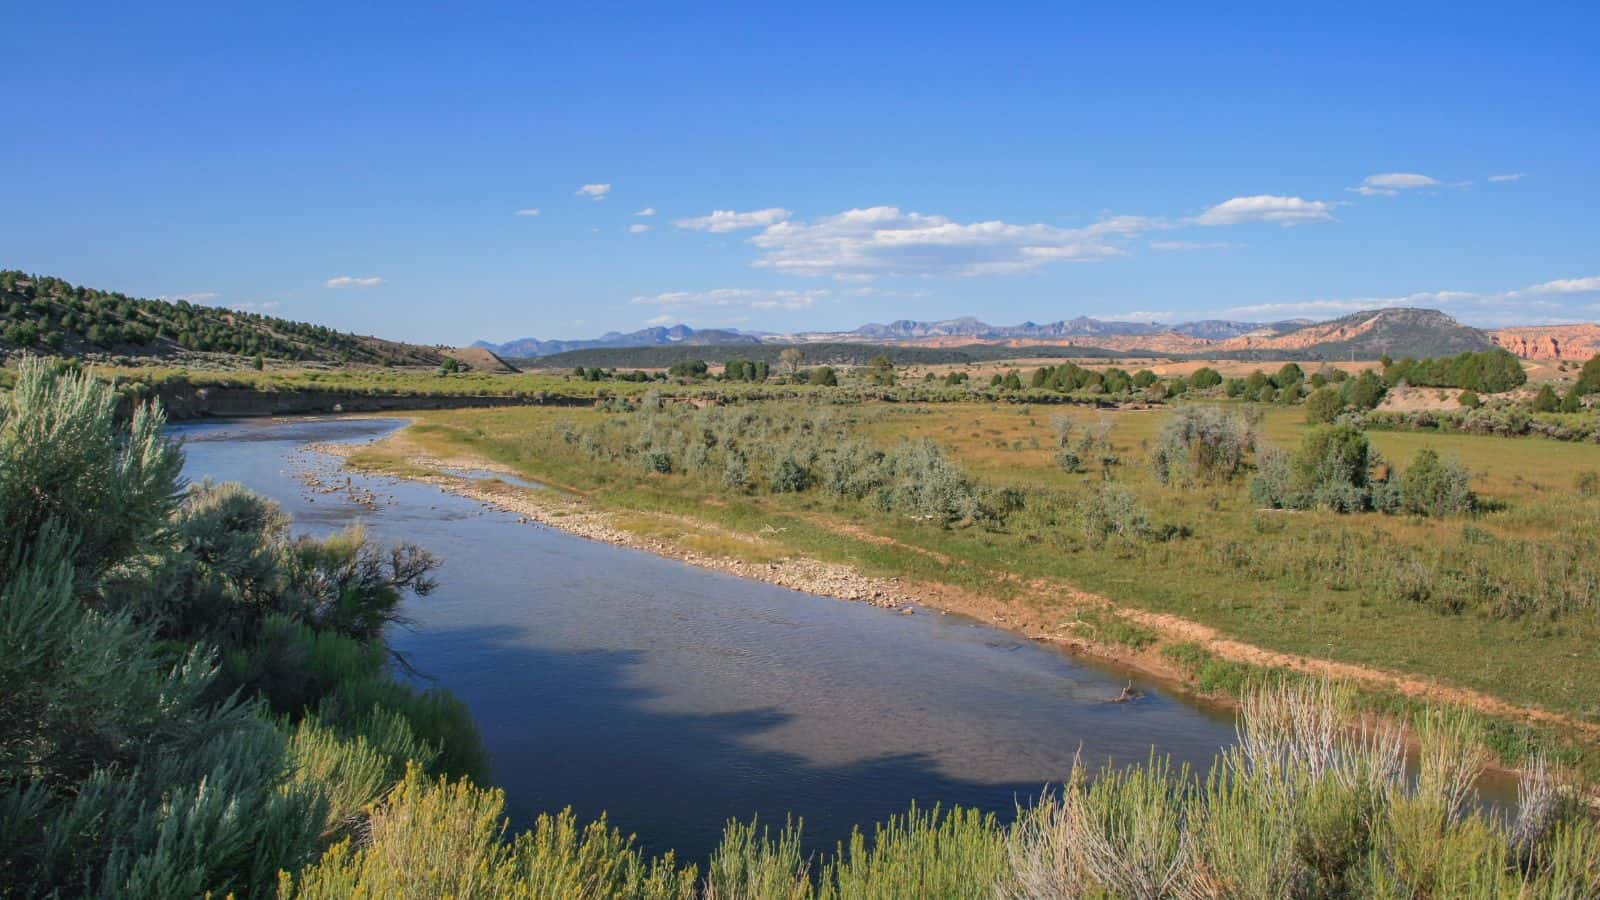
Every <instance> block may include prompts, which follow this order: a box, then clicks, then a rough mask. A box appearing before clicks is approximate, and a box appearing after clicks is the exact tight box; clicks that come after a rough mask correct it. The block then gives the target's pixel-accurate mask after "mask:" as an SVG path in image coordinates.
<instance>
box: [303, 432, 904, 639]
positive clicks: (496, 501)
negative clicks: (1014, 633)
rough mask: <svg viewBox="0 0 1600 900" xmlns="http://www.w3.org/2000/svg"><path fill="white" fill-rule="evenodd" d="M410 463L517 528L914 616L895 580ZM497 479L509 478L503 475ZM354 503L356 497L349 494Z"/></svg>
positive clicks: (322, 484)
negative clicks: (724, 544) (693, 541)
mask: <svg viewBox="0 0 1600 900" xmlns="http://www.w3.org/2000/svg"><path fill="white" fill-rule="evenodd" d="M361 446H363V445H361V444H307V445H306V446H305V447H304V448H303V449H304V450H305V451H307V452H311V453H325V454H330V455H333V456H337V457H346V456H349V455H350V454H351V453H352V452H354V451H355V450H357V449H359V448H360V447H361ZM410 462H411V463H412V464H413V465H414V466H416V467H417V468H419V469H427V470H430V474H427V475H408V476H407V478H408V479H409V480H412V481H421V482H425V483H428V484H433V485H436V486H438V487H439V488H440V489H441V490H446V491H449V492H450V493H453V494H456V495H458V496H462V497H466V498H469V499H472V500H475V501H477V502H478V503H479V504H480V505H481V506H482V508H483V509H490V510H497V511H500V512H507V513H512V514H514V515H515V516H516V517H517V521H518V522H519V523H528V524H539V525H545V526H547V527H550V528H555V529H558V530H561V531H565V532H567V533H568V534H573V535H577V536H578V537H582V538H588V539H589V540H593V541H604V542H605V543H608V544H613V545H616V546H619V547H628V548H631V549H635V550H643V551H645V552H647V553H653V554H655V555H657V556H664V557H667V558H669V559H676V560H678V561H680V562H684V563H688V564H689V565H692V566H697V567H699V568H702V569H711V570H713V571H718V572H725V573H727V574H729V575H734V576H737V577H740V578H752V579H755V580H757V581H765V582H767V583H768V584H775V585H778V586H779V587H785V588H789V589H790V590H796V591H804V592H806V593H808V594H817V595H820V596H824V597H833V598H836V599H839V600H849V601H853V602H857V603H868V604H871V605H873V606H877V607H882V608H884V609H893V610H897V611H899V612H901V613H902V614H910V613H914V612H915V607H914V606H913V605H912V604H914V603H915V602H916V599H917V598H916V597H914V596H912V594H911V592H910V591H909V590H907V589H906V587H905V586H904V585H902V584H901V583H900V580H899V579H897V578H873V577H870V576H867V575H863V574H861V573H859V572H856V571H854V570H853V569H851V568H849V567H848V566H842V565H836V564H834V563H828V562H823V561H821V560H816V559H808V558H805V557H785V558H783V559H780V560H776V561H773V562H753V561H750V560H745V559H738V558H736V557H731V556H722V555H717V554H710V553H702V552H699V551H697V550H694V549H691V548H687V547H684V546H682V545H680V544H678V543H676V542H674V541H669V540H664V539H661V538H656V537H651V536H649V535H643V534H639V533H637V532H634V531H628V530H625V529H623V528H619V527H617V525H616V524H615V521H616V520H615V518H614V517H613V516H612V514H610V513H608V512H606V511H604V510H598V509H595V508H594V507H592V506H590V505H588V504H587V503H585V502H583V501H582V500H581V499H577V498H573V497H571V496H569V495H565V494H563V493H560V492H557V491H552V490H543V489H539V488H522V487H518V486H516V485H512V484H509V483H507V482H504V481H499V480H498V479H494V478H467V477H462V476H458V475H452V474H449V473H447V472H443V471H441V470H442V469H450V468H476V469H478V470H480V471H488V472H499V471H501V470H500V469H499V468H498V467H488V466H486V465H485V463H484V462H483V461H482V460H471V461H470V465H465V464H463V463H461V462H459V461H452V460H440V459H432V458H424V457H419V458H413V459H411V460H410ZM501 473H502V474H505V475H514V474H515V473H512V472H510V471H509V470H506V471H503V472H501ZM303 480H306V483H307V485H308V487H309V488H310V489H311V490H313V491H317V492H324V493H332V492H334V491H337V490H339V489H340V488H341V487H342V486H341V485H330V484H329V483H328V482H327V481H326V480H322V479H319V478H317V477H316V476H314V475H308V476H303ZM374 497H375V495H374ZM352 499H355V498H354V496H353V495H352ZM363 499H365V498H363ZM358 502H361V501H359V500H358ZM701 527H702V528H703V527H704V526H701ZM757 540H759V538H757Z"/></svg>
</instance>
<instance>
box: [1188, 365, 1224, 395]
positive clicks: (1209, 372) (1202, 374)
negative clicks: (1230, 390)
mask: <svg viewBox="0 0 1600 900" xmlns="http://www.w3.org/2000/svg"><path fill="white" fill-rule="evenodd" d="M1221 383H1222V373H1221V372H1218V371H1217V370H1216V369H1213V368H1211V367H1210V366H1201V367H1200V368H1198V369H1195V370H1194V374H1193V375H1190V376H1189V384H1190V385H1192V386H1193V387H1194V389H1195V390H1197V391H1203V390H1206V389H1207V388H1214V387H1216V386H1217V385H1219V384H1221Z"/></svg>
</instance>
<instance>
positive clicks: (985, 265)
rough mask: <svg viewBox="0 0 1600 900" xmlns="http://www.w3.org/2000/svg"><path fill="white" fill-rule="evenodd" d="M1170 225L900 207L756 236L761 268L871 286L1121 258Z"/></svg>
mask: <svg viewBox="0 0 1600 900" xmlns="http://www.w3.org/2000/svg"><path fill="white" fill-rule="evenodd" d="M1158 227H1163V226H1162V223H1160V222H1158V221H1157V220H1153V219H1145V218H1141V217H1139V216H1118V217H1114V218H1108V219H1105V220H1102V221H1100V222H1096V223H1095V224H1093V225H1087V226H1084V227H1081V228H1059V227H1056V226H1053V225H1016V224H1012V223H1009V222H1002V221H998V220H996V221H988V222H972V223H966V224H964V223H960V222H954V221H952V220H950V219H948V218H946V217H944V216H939V215H926V214H923V213H918V212H906V211H902V210H900V209H899V208H898V207H893V206H874V207H871V208H868V209H851V210H846V211H845V212H842V213H839V214H837V215H832V216H824V217H822V218H820V219H815V220H812V221H810V222H796V221H784V222H778V223H776V224H774V225H770V226H768V227H767V228H766V229H765V230H764V231H762V232H761V233H760V234H758V235H755V236H754V237H752V238H751V239H750V243H752V244H754V245H755V246H756V247H758V248H760V250H761V256H760V258H758V259H757V260H756V262H755V265H756V266H758V267H761V268H768V269H776V270H777V271H780V272H784V273H787V274H791V275H807V276H831V277H833V278H835V279H838V280H841V281H870V280H872V279H874V278H878V277H880V276H886V275H958V276H970V275H1000V274H1010V273H1016V272H1026V271H1030V270H1033V269H1036V268H1038V267H1040V266H1043V265H1046V264H1048V263H1052V262H1089V261H1094V260H1100V259H1106V258H1108V257H1113V256H1121V255H1123V254H1124V253H1126V251H1125V250H1124V249H1123V248H1122V247H1121V246H1119V244H1118V243H1117V239H1119V238H1126V237H1130V236H1132V235H1136V234H1139V233H1141V232H1144V231H1148V230H1150V229H1152V228H1158Z"/></svg>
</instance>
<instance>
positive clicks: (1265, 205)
mask: <svg viewBox="0 0 1600 900" xmlns="http://www.w3.org/2000/svg"><path fill="white" fill-rule="evenodd" d="M1330 209H1332V204H1329V203H1325V202H1323V201H1321V200H1304V199H1302V198H1300V197H1279V196H1276V195H1274V194H1256V195H1254V196H1251V197H1234V198H1233V199H1231V200H1226V201H1224V202H1222V203H1218V204H1217V205H1216V206H1213V207H1211V208H1210V209H1208V210H1206V211H1205V212H1203V213H1201V214H1200V215H1198V216H1195V217H1194V219H1193V220H1191V221H1192V222H1193V223H1194V224H1195V225H1243V224H1245V223H1248V222H1276V223H1278V224H1279V225H1284V226H1289V225H1302V224H1307V223H1313V222H1332V221H1333V214H1332V213H1331V212H1329V210H1330Z"/></svg>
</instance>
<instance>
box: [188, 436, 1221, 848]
mask: <svg viewBox="0 0 1600 900" xmlns="http://www.w3.org/2000/svg"><path fill="white" fill-rule="evenodd" d="M400 425H401V422H400V421H398V420H393V419H363V420H353V419H296V420H259V421H248V422H223V423H204V424H195V425H183V426H176V427H175V428H174V431H176V432H177V433H179V434H180V435H182V436H183V438H184V439H185V441H186V446H187V452H188V464H187V469H186V472H187V474H188V476H189V477H190V478H191V479H195V480H198V479H201V478H206V477H210V478H214V479H216V480H220V481H240V482H243V483H244V484H245V485H246V486H248V487H250V488H251V489H253V490H256V491H258V492H260V493H262V494H265V495H267V496H269V497H272V498H273V499H275V500H277V501H278V502H279V503H281V504H283V506H284V508H285V510H286V511H288V512H289V513H290V514H292V515H293V516H294V519H295V522H296V526H297V528H299V529H303V530H306V531H311V532H317V533H323V532H327V531H331V530H336V529H340V528H343V527H346V526H348V525H351V524H353V523H356V522H360V523H363V524H364V525H366V527H367V529H368V531H369V533H371V534H372V535H373V536H374V537H378V538H383V539H401V538H403V539H407V540H411V541H415V542H417V543H419V544H422V545H423V546H425V547H427V548H428V549H429V550H431V551H433V552H434V553H435V554H437V555H438V556H439V557H440V558H441V559H442V560H443V562H444V565H443V566H442V568H441V569H440V570H439V572H438V573H437V574H438V577H439V581H440V587H439V590H438V591H437V592H436V593H435V594H434V595H433V596H430V597H427V598H425V599H422V600H417V601H413V602H412V603H411V605H410V607H409V608H408V609H407V612H408V614H409V615H410V616H411V617H412V618H413V619H414V620H415V621H416V625H415V627H414V628H412V629H410V630H406V631H400V632H397V633H395V634H393V635H392V636H391V640H392V642H393V643H394V645H395V646H396V647H397V648H398V649H400V650H401V651H402V652H403V653H405V654H406V655H407V656H408V657H409V658H410V660H411V661H412V662H413V664H414V665H415V666H416V667H417V668H418V669H419V670H420V671H422V672H425V673H427V674H428V675H429V676H430V677H431V678H432V679H434V681H435V683H437V684H438V685H439V686H441V687H444V688H447V689H449V690H450V691H451V692H453V693H454V694H455V695H456V696H458V697H460V698H462V699H463V700H464V701H466V703H468V704H469V705H470V706H471V708H472V712H473V715H474V716H475V717H476V719H477V722H478V725H479V727H480V728H481V730H482V733H483V740H484V743H485V745H486V746H487V748H488V751H489V754H490V757H491V759H492V761H493V766H494V779H495V781H496V782H497V783H498V784H499V785H500V786H502V787H504V788H505V791H506V797H507V803H508V807H509V812H510V814H511V816H512V818H513V820H514V823H515V824H524V825H525V824H527V823H529V822H530V821H531V820H532V817H533V816H534V815H535V814H537V813H538V812H540V811H544V810H556V809H560V808H562V807H564V806H571V807H573V808H574V809H575V810H576V811H577V813H578V814H579V815H580V816H581V817H593V816H597V815H599V814H600V813H601V812H602V811H604V812H607V813H609V814H610V817H611V820H612V821H613V822H614V823H615V824H616V825H618V826H619V827H620V828H622V829H623V830H624V831H627V832H633V833H636V834H638V836H639V838H640V840H641V842H643V843H644V844H645V845H646V846H647V847H649V848H650V849H652V850H656V851H659V850H664V849H668V848H676V849H677V850H678V851H679V853H680V855H682V856H686V857H688V858H698V857H700V856H702V855H704V854H705V853H707V852H708V851H709V850H710V848H711V847H712V846H714V845H715V843H716V841H717V838H718V836H719V834H720V832H721V829H722V826H723V823H724V822H725V821H726V820H727V819H729V818H730V817H737V818H742V819H748V818H749V817H750V816H752V815H759V816H760V817H761V819H762V820H764V821H769V822H778V823H781V822H782V821H783V819H784V816H785V815H786V814H790V813H792V814H794V815H795V816H797V817H801V818H803V819H804V820H805V828H806V832H807V835H808V837H809V839H810V840H811V842H812V844H813V846H820V847H831V845H832V843H833V842H834V841H836V840H839V839H842V838H844V837H846V836H847V835H848V834H849V830H850V827H851V826H852V825H854V824H857V823H861V824H863V825H866V824H867V823H870V822H872V821H874V820H878V819H882V818H884V817H886V816H888V815H891V814H893V813H897V812H903V811H904V810H905V809H906V807H907V805H908V804H909V803H911V801H913V800H916V801H917V802H918V803H919V804H932V803H935V802H942V803H945V804H962V805H967V806H978V807H982V808H984V809H988V810H993V811H995V812H997V813H999V814H1001V815H1002V816H1007V815H1009V813H1010V812H1011V811H1012V809H1013V807H1014V804H1015V803H1016V801H1017V800H1018V799H1025V798H1026V797H1028V796H1030V795H1032V794H1035V793H1037V791H1038V790H1039V788H1040V786H1041V785H1043V784H1045V783H1047V782H1059V781H1060V780H1061V779H1063V778H1064V777H1065V776H1066V774H1067V772H1068V770H1069V769H1070V767H1071V764H1072V758H1073V755H1074V754H1075V753H1077V752H1078V751H1079V750H1080V748H1081V750H1082V753H1083V756H1084V758H1085V759H1086V760H1090V761H1093V762H1095V763H1099V762H1103V761H1105V760H1107V759H1114V760H1116V761H1118V762H1139V761H1143V760H1144V759H1145V758H1146V757H1147V756H1148V755H1149V753H1150V749H1151V747H1152V746H1156V747H1159V748H1160V750H1161V752H1162V753H1167V754H1171V755H1172V756H1173V758H1174V759H1175V760H1177V761H1179V762H1188V763H1192V764H1195V765H1196V766H1200V767H1204V766H1205V765H1206V764H1207V763H1208V762H1209V761H1210V759H1211V757H1212V754H1213V753H1215V751H1216V750H1217V749H1218V748H1219V747H1221V746H1222V745H1224V744H1226V743H1228V742H1229V741H1230V740H1231V738H1232V735H1233V726H1232V718H1231V716H1229V715H1228V714H1226V713H1219V712H1217V711H1214V710H1207V709H1203V708H1198V707H1196V706H1195V705H1193V704H1192V703H1187V702H1185V701H1183V700H1181V699H1179V698H1177V697H1175V696H1173V695H1172V694H1170V693H1168V692H1167V691H1166V690H1165V689H1164V688H1163V687H1162V686H1160V685H1159V684H1154V683H1149V682H1146V681H1144V680H1142V679H1140V678H1138V677H1137V676H1132V675H1130V674H1129V673H1126V672H1122V671H1118V670H1114V669H1110V668H1105V667H1100V666H1096V665H1092V664H1089V663H1085V662H1083V661H1081V660H1075V659H1072V658H1070V657H1068V656H1066V655H1064V654H1062V653H1060V652H1057V651H1055V650H1052V649H1049V648H1045V647H1040V646H1036V645H1033V644H1031V643H1029V642H1026V641H1024V640H1021V639H1019V638H1017V637H1016V636H1014V635H1011V634H1008V633H1006V632H1003V631H998V630H995V629H991V628H987V627H982V626H977V625H974V624H973V623H972V622H970V621H967V620H964V619H961V618H959V617H955V616H942V615H938V614H937V613H928V612H926V611H919V612H918V614H916V615H910V616H907V615H901V614H899V613H896V612H894V611H890V610H883V609H878V608H876V607H872V606H868V605H865V604H860V603H849V602H842V601H837V600H832V599H827V598H820V597H816V596H813V595H810V594H804V593H799V592H796V591H790V590H786V589H783V588H779V587H775V586H772V585H767V584H762V583H759V582H751V581H745V580H741V579H738V578H734V577H732V576H728V575H722V574H718V573H714V572H707V571H703V570H700V569H695V568H692V567H690V566H687V565H684V564H682V563H678V562H675V561H671V560H664V559H660V558H658V557H655V556H652V555H650V554H648V553H643V552H640V551H635V550H628V549H624V548H619V547H613V546H610V545H607V544H602V543H598V542H594V541H587V540H584V539H581V538H577V537H572V536H570V535H567V534H565V533H563V532H560V531H556V530H553V529H549V528H545V527H542V526H538V525H529V524H522V523H519V522H518V521H517V517H516V516H515V515H512V514H508V513H500V512H495V511H493V510H488V509H485V508H484V507H483V506H481V505H480V504H478V503H475V502H473V501H469V500H465V499H462V498H459V497H456V496H453V495H451V494H447V493H444V492H443V491H441V490H439V489H438V488H436V487H433V486H429V485H419V484H413V483H408V482H404V481H397V480H394V479H389V478H376V477H366V476H360V475H349V476H347V475H346V474H345V473H343V472H341V471H339V469H338V466H337V463H336V461H334V460H331V459H330V458H328V457H326V456H323V455H320V454H315V453H310V452H307V451H304V450H302V449H301V445H303V444H304V443H306V442H308V441H369V440H374V439H376V438H379V437H381V436H383V435H386V434H388V433H390V432H391V431H393V430H395V429H396V428H398V427H400ZM307 474H313V475H316V476H317V477H319V478H321V479H322V480H323V481H325V482H328V481H337V482H338V483H339V484H341V485H342V484H343V483H344V482H345V479H346V478H347V477H348V478H349V479H350V484H351V485H352V486H353V487H354V488H356V489H358V490H362V491H366V490H370V491H373V492H375V493H376V494H377V496H378V504H377V507H376V508H375V509H374V508H369V507H368V506H366V505H362V504H358V503H356V502H355V501H354V499H353V498H352V497H351V496H350V495H349V494H347V493H346V492H342V491H340V492H334V493H318V492H314V491H313V490H311V489H310V488H308V487H307V485H306V484H305V483H304V482H303V480H302V479H303V477H304V476H305V475H307ZM1130 678H1131V679H1132V680H1133V681H1134V682H1135V683H1136V684H1137V685H1138V686H1140V687H1142V688H1143V689H1144V690H1145V691H1146V696H1145V698H1144V699H1142V700H1140V701H1138V702H1136V703H1123V704H1116V703H1108V702H1106V699H1107V698H1109V697H1111V696H1114V695H1115V694H1117V692H1118V691H1119V690H1121V688H1122V686H1123V685H1124V684H1125V683H1127V681H1128V680H1129V679H1130Z"/></svg>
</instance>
